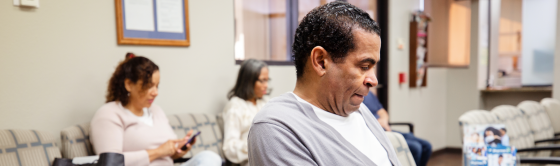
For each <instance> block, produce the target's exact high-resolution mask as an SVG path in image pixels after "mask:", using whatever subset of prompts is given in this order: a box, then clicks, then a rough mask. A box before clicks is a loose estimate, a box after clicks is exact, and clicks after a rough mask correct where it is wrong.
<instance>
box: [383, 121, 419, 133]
mask: <svg viewBox="0 0 560 166" xmlns="http://www.w3.org/2000/svg"><path fill="white" fill-rule="evenodd" d="M404 125H406V126H408V130H409V131H410V133H412V134H414V125H413V124H412V123H389V126H404Z"/></svg>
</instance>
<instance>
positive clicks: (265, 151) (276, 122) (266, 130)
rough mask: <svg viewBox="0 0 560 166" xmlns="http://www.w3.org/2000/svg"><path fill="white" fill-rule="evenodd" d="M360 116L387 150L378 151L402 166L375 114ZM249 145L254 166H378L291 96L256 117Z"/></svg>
mask: <svg viewBox="0 0 560 166" xmlns="http://www.w3.org/2000/svg"><path fill="white" fill-rule="evenodd" d="M364 110H365V111H364ZM358 112H359V113H361V114H362V116H363V117H364V120H365V121H366V124H367V126H368V127H369V129H370V130H371V132H372V133H373V134H374V135H375V137H377V139H378V140H379V142H380V143H381V145H382V146H383V147H384V149H379V150H385V151H387V154H388V155H389V160H390V161H391V163H392V164H393V165H395V166H400V163H399V161H398V159H397V155H396V154H395V151H394V150H393V146H392V145H391V142H390V141H389V139H388V138H387V136H386V135H385V131H383V128H381V125H379V122H377V120H376V119H375V117H374V116H373V114H371V112H370V111H369V110H367V108H365V109H364V108H360V110H359V111H358ZM248 144H249V164H250V165H251V166H261V165H297V166H300V165H302V166H307V165H337V166H338V165H340V166H354V165H372V166H377V165H376V164H375V163H373V161H371V160H370V159H369V158H368V157H367V156H366V155H364V154H362V153H361V152H360V151H359V150H358V149H357V148H355V147H354V146H353V145H352V144H350V142H348V141H346V139H344V137H342V135H340V134H339V133H338V132H337V131H336V130H335V129H334V128H332V127H331V126H329V125H328V124H326V123H325V122H323V121H321V120H320V119H319V118H318V117H317V115H316V114H315V112H314V111H313V108H311V106H310V105H308V104H302V103H300V102H299V101H298V100H297V99H296V98H295V96H294V95H293V94H291V93H286V94H284V95H281V96H279V97H276V98H274V99H272V100H270V101H269V102H268V103H267V104H266V105H265V106H264V107H263V109H262V110H261V111H260V112H259V113H258V114H257V115H256V116H255V118H254V119H253V126H252V127H251V129H250V130H249V139H248Z"/></svg>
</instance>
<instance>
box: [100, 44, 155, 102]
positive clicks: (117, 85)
mask: <svg viewBox="0 0 560 166" xmlns="http://www.w3.org/2000/svg"><path fill="white" fill-rule="evenodd" d="M158 70H159V67H158V66H157V65H156V64H155V63H154V62H152V61H151V60H150V59H148V58H145V57H142V56H135V55H134V54H133V53H127V54H126V57H125V60H124V61H122V62H121V63H120V64H119V65H118V66H117V69H116V70H115V72H114V73H113V76H111V79H110V80H109V87H108V88H107V96H106V98H107V101H106V102H111V101H119V102H121V104H122V105H123V106H125V105H127V104H128V102H130V101H129V92H128V91H127V90H126V88H125V86H124V81H125V80H126V79H129V80H130V81H132V82H133V83H137V82H138V81H140V80H141V81H142V87H143V88H148V87H150V86H151V85H152V74H154V72H156V71H158Z"/></svg>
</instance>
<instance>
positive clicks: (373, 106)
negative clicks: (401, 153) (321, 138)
mask: <svg viewBox="0 0 560 166" xmlns="http://www.w3.org/2000/svg"><path fill="white" fill-rule="evenodd" d="M364 104H365V105H366V106H367V107H368V108H369V110H370V111H371V113H372V114H373V115H374V116H375V118H377V121H379V124H381V127H383V129H385V131H391V127H390V126H389V114H388V113H387V110H385V108H383V105H381V103H380V102H379V99H377V96H375V94H373V93H371V91H370V92H369V93H368V95H367V96H366V97H365V98H364ZM398 133H401V132H398ZM401 134H402V135H403V137H404V139H405V140H406V143H407V144H408V148H409V149H410V152H411V153H412V157H414V162H416V165H417V166H426V164H428V160H429V159H430V156H431V155H432V145H431V144H430V142H428V141H426V140H423V139H420V138H418V137H415V136H414V135H413V134H411V133H401Z"/></svg>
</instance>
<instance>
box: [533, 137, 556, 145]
mask: <svg viewBox="0 0 560 166" xmlns="http://www.w3.org/2000/svg"><path fill="white" fill-rule="evenodd" d="M555 141H560V138H550V139H543V140H536V141H535V144H536V143H542V142H555Z"/></svg>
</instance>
